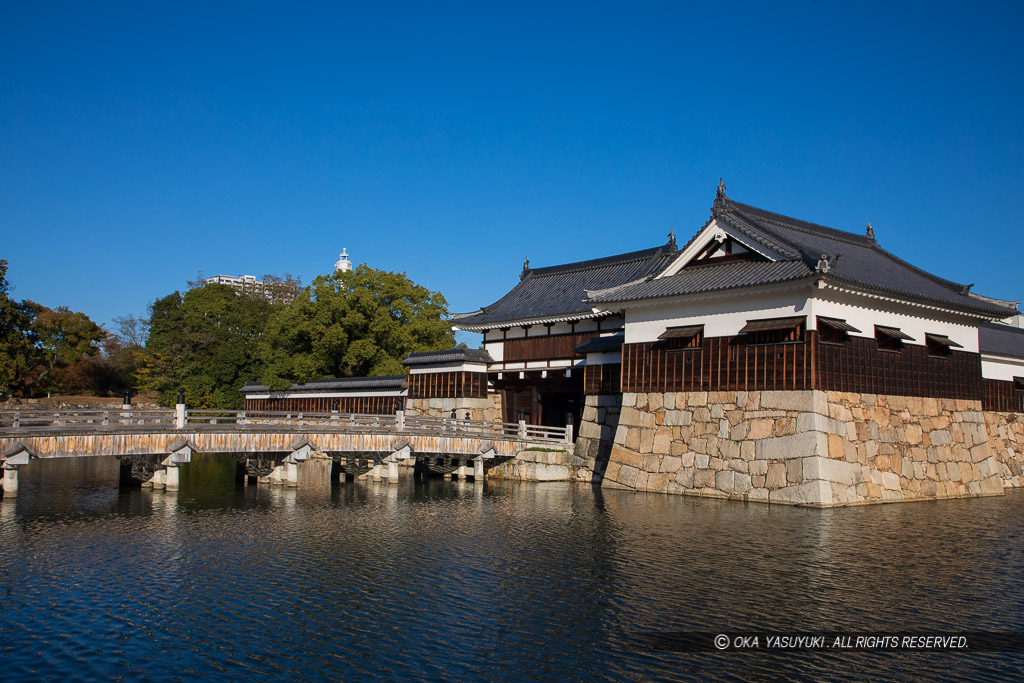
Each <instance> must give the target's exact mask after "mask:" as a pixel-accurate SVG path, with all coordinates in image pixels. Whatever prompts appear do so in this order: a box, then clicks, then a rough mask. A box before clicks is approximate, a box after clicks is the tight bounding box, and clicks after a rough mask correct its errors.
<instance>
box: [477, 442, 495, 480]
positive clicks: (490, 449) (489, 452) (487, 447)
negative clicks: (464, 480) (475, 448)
mask: <svg viewBox="0 0 1024 683" xmlns="http://www.w3.org/2000/svg"><path fill="white" fill-rule="evenodd" d="M493 459H494V444H493V443H491V442H490V441H485V442H483V443H482V444H480V455H478V456H476V457H475V458H473V480H474V481H483V480H484V478H485V477H486V476H487V471H486V469H485V468H484V461H485V460H493Z"/></svg>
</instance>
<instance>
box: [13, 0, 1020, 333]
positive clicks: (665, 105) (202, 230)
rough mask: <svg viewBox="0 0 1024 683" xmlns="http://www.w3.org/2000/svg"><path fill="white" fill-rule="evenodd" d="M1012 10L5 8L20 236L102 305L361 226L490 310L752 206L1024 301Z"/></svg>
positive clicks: (275, 264) (864, 6) (312, 262)
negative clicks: (537, 273) (570, 272)
mask: <svg viewBox="0 0 1024 683" xmlns="http://www.w3.org/2000/svg"><path fill="white" fill-rule="evenodd" d="M1022 7H1024V5H1022V4H1021V3H1019V2H1004V3H990V2H972V3H956V4H951V3H944V2H922V3H893V2H885V3H861V2H846V3H842V4H840V3H835V2H824V1H819V2H800V1H796V2H790V3H774V2H763V0H762V1H760V2H750V3H746V2H720V3H710V2H701V3H696V2H694V3H684V2H666V3H636V2H630V3H626V2H619V3H601V2H586V3H558V2H544V3H536V4H533V3H526V2H516V3H504V4H498V3H487V2H485V3H481V2H467V3H448V2H414V3H358V4H351V5H343V4H342V3H334V2H332V3H322V4H309V3H301V2H290V3H260V2H247V3H239V4H237V5H235V6H228V4H227V3H209V2H204V3H196V4H193V3H186V2H175V3H160V4H159V5H155V4H153V3H137V2H131V3H120V4H119V3H113V2H109V3H108V2H104V3H71V2H68V3H50V2H22V3H15V2H7V3H5V4H4V6H3V9H2V10H0V59H2V68H0V258H6V259H8V261H9V262H10V271H9V273H8V279H9V280H10V282H11V283H12V285H13V286H14V292H13V294H14V296H15V297H16V298H19V299H22V298H29V299H33V300H36V301H39V302H40V303H43V304H45V305H47V306H51V307H55V306H58V305H67V306H69V307H71V308H72V309H75V310H80V311H83V312H85V313H87V314H88V315H89V316H91V317H92V318H93V319H94V320H96V321H97V322H101V323H106V322H108V321H109V320H110V319H111V318H112V317H114V316H117V315H123V314H129V313H135V314H145V311H146V306H147V304H148V303H150V302H151V301H153V300H154V299H156V298H158V297H160V296H163V295H165V294H168V293H170V292H172V291H174V290H176V289H182V288H184V287H185V281H186V280H187V279H193V278H194V277H195V275H196V273H197V271H203V272H204V273H205V274H206V275H207V276H209V275H215V274H219V273H224V274H231V275H237V274H242V273H248V274H255V275H262V274H264V273H277V274H283V273H285V272H290V273H293V274H295V275H297V276H300V277H302V279H303V281H304V282H305V283H307V284H308V283H309V282H310V281H311V280H312V279H313V278H314V277H315V276H316V275H318V274H320V273H326V272H329V271H330V270H331V269H332V267H333V263H334V261H335V259H336V258H337V255H338V252H340V251H341V248H342V247H347V248H348V250H349V252H350V253H351V254H352V256H353V260H354V261H355V262H357V263H360V262H365V263H368V264H370V265H372V266H374V267H377V268H384V269H388V270H396V271H405V272H406V273H407V274H408V275H409V276H410V277H411V278H412V279H413V280H415V281H417V282H419V283H421V284H424V285H427V286H429V287H430V288H431V289H435V290H440V291H441V292H442V293H443V294H444V295H445V296H446V297H447V299H448V301H449V303H450V308H451V310H452V311H453V312H462V311H469V310H474V309H476V308H478V307H480V306H482V305H486V304H489V303H491V302H492V301H494V300H495V299H497V298H498V297H500V296H501V295H502V294H504V292H505V291H507V290H508V289H509V288H510V287H511V286H512V285H513V284H515V282H517V281H518V274H519V271H520V268H521V265H522V262H523V258H524V257H526V256H529V258H530V261H531V263H532V264H533V265H534V266H543V265H551V264H555V263H561V262H565V261H572V260H579V259H585V258H593V257H598V256H604V255H608V254H613V253H619V252H623V251H631V250H634V249H641V248H646V247H649V246H654V245H657V244H661V243H663V242H664V240H665V236H666V233H667V232H668V231H669V229H670V228H674V229H675V231H676V233H677V234H678V235H679V236H680V240H682V241H685V240H686V239H688V238H689V236H690V235H691V234H692V233H694V232H695V231H696V230H697V229H698V228H699V227H700V226H701V225H702V224H703V222H704V221H705V220H706V219H707V217H708V215H709V207H710V206H711V202H712V200H713V198H714V190H715V186H716V185H717V183H718V178H719V176H723V177H724V178H725V181H726V184H727V186H728V191H729V195H730V196H731V197H733V198H734V199H737V200H739V201H742V202H746V203H750V204H754V205H757V206H761V207H763V208H766V209H770V210H774V211H778V212H781V213H786V214H789V215H792V216H796V217H799V218H803V219H806V220H811V221H815V222H818V223H823V224H825V225H829V226H832V227H836V228H841V229H846V230H853V231H858V232H859V231H862V230H863V229H864V226H865V225H866V224H867V222H868V221H871V222H872V223H873V225H874V227H875V231H876V234H877V236H878V239H879V241H880V242H881V244H882V245H883V246H884V247H886V248H887V249H889V250H890V251H893V252H895V253H896V254H898V255H900V256H902V257H903V258H906V259H908V260H910V261H911V262H913V263H915V264H916V265H919V266H921V267H923V268H926V269H928V270H931V271H932V272H935V273H937V274H939V275H941V276H944V277H947V278H949V279H952V280H957V281H961V282H974V283H976V287H975V291H977V292H980V293H983V294H989V295H992V296H997V297H1003V298H1013V299H1017V298H1020V297H1022V296H1024V286H1022V280H1021V270H1020V262H1021V259H1020V251H1021V244H1022V239H1021V238H1022V234H1021V233H1022V227H1024V222H1022V216H1024V163H1022V162H1024V154H1022V153H1024V133H1022V127H1021V126H1022V121H1024V87H1022V86H1024V83H1022V71H1024V55H1022V52H1024V40H1021V39H1020V34H1021V30H1022V28H1024V21H1022V20H1024V11H1022Z"/></svg>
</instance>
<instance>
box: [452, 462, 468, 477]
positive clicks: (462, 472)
mask: <svg viewBox="0 0 1024 683" xmlns="http://www.w3.org/2000/svg"><path fill="white" fill-rule="evenodd" d="M460 462H462V463H463V464H461V465H459V466H458V467H457V468H456V469H455V476H457V477H458V478H459V481H466V473H467V471H468V470H469V466H468V465H466V464H465V461H460Z"/></svg>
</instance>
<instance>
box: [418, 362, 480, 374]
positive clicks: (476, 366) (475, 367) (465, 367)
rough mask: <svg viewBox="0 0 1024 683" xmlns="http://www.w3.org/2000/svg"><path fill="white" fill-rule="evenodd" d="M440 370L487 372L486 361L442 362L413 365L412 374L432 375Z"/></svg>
mask: <svg viewBox="0 0 1024 683" xmlns="http://www.w3.org/2000/svg"><path fill="white" fill-rule="evenodd" d="M439 372H487V364H486V363H442V364H440V365H431V366H429V367H426V366H415V365H414V366H412V367H411V368H409V374H410V375H431V374H436V373H439Z"/></svg>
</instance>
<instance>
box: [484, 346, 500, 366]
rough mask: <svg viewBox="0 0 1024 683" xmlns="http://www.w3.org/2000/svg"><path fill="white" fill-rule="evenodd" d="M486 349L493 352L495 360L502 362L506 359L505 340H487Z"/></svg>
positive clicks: (492, 356) (490, 352)
mask: <svg viewBox="0 0 1024 683" xmlns="http://www.w3.org/2000/svg"><path fill="white" fill-rule="evenodd" d="M484 349H485V350H486V351H487V353H489V354H491V358H493V359H494V360H495V361H497V362H499V363H500V362H501V361H503V360H505V344H504V342H500V341H495V342H489V341H485V342H484Z"/></svg>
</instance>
